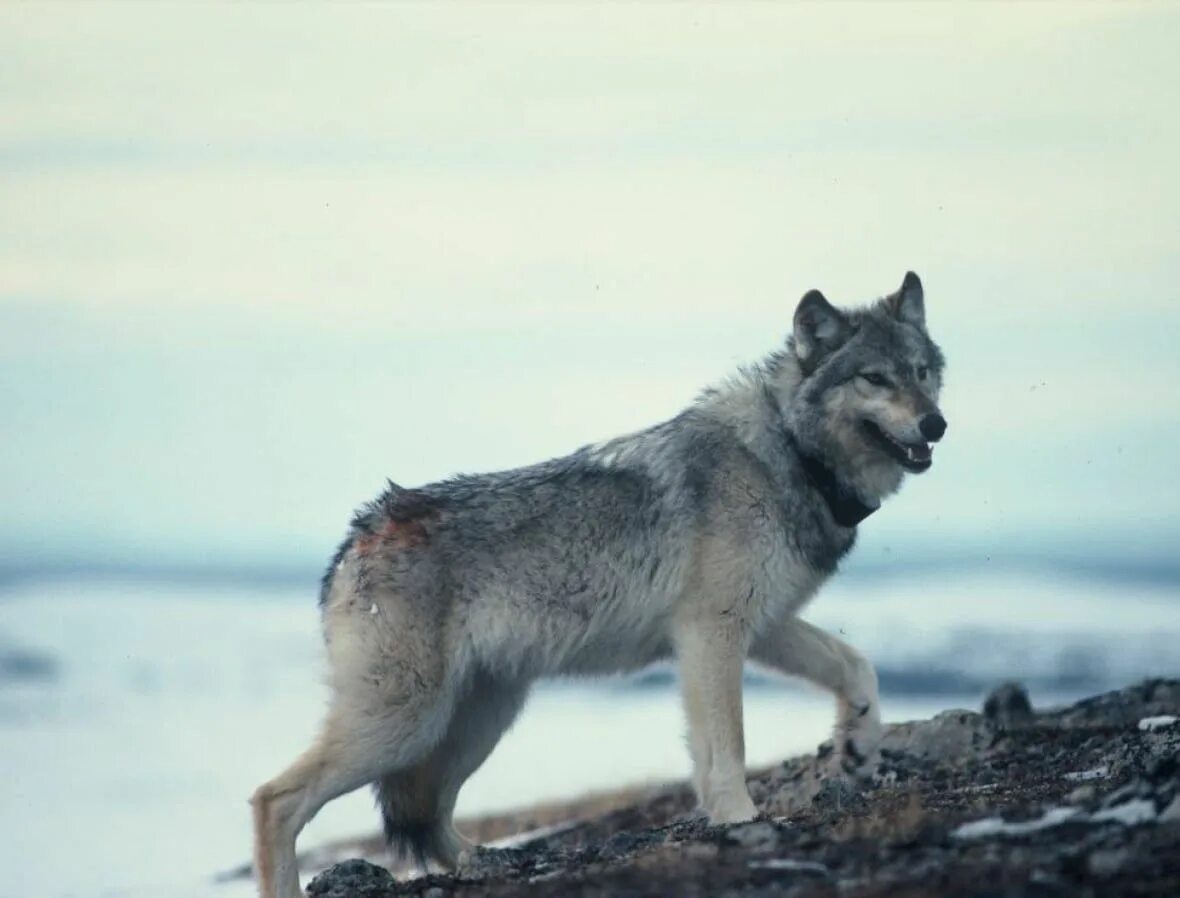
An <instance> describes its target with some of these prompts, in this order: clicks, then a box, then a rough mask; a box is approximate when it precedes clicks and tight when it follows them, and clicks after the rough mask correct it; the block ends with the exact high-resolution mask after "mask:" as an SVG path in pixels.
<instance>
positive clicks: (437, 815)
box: [374, 674, 528, 870]
mask: <svg viewBox="0 0 1180 898" xmlns="http://www.w3.org/2000/svg"><path fill="white" fill-rule="evenodd" d="M527 694H528V684H527V683H525V682H520V681H508V680H501V679H494V678H492V677H490V676H486V675H483V674H478V675H476V676H475V677H474V679H473V681H472V684H471V686H470V688H469V689H468V690H467V691H465V692H463V693H461V694H460V696H459V699H458V701H457V702H456V705H455V710H454V713H453V714H452V715H451V720H450V723H449V724H448V726H447V731H446V734H445V735H444V736H443V738H442V741H441V742H439V744H438V745H436V746H435V747H434V748H433V749H432V750H431V752H430V754H429V755H428V756H427V757H426V758H425V759H424V760H423V761H421V762H419V763H418V764H416V765H414V766H413V767H411V768H409V769H407V770H398V771H395V772H393V773H389V774H386V775H385V776H383V777H382V778H381V779H380V780H379V781H378V782H377V783H375V784H374V785H375V788H376V792H377V802H378V804H379V806H380V807H381V815H382V818H383V820H384V823H385V834H386V836H387V837H388V839H389V843H390V847H391V848H393V849H394V850H395V851H401V852H403V853H408V854H410V855H412V856H414V857H415V858H416V860H417V861H418V862H419V863H422V862H424V861H425V860H427V859H433V860H435V861H436V862H437V863H439V864H440V865H441V866H443V867H445V868H447V869H449V870H454V869H455V868H457V867H458V866H459V865H460V864H461V863H462V861H463V858H464V854H465V853H466V852H469V851H470V850H471V849H472V847H473V845H472V843H471V842H469V841H468V840H467V839H465V838H464V837H463V836H462V835H460V834H459V833H458V832H457V831H456V830H455V826H454V822H453V817H454V811H455V802H456V801H457V800H458V797H459V790H460V789H461V788H462V786H463V784H464V783H465V782H466V781H467V779H468V778H469V777H470V776H471V775H472V774H473V773H475V771H476V770H478V769H479V767H480V765H482V764H483V762H484V761H486V760H487V758H488V755H490V754H491V753H492V749H494V748H495V747H496V744H497V743H498V742H499V741H500V737H501V736H503V734H504V732H505V731H506V730H507V729H508V728H509V727H510V726H511V725H512V722H513V721H514V720H515V719H516V716H517V714H518V713H519V712H520V709H521V707H523V705H524V701H525V698H526V696H527Z"/></svg>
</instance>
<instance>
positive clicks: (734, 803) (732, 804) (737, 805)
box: [707, 791, 758, 826]
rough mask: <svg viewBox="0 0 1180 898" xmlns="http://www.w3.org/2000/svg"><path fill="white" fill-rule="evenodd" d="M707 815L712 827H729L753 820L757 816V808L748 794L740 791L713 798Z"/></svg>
mask: <svg viewBox="0 0 1180 898" xmlns="http://www.w3.org/2000/svg"><path fill="white" fill-rule="evenodd" d="M707 813H708V815H709V823H711V824H712V825H713V826H730V825H731V824H734V823H748V822H749V821H751V820H753V819H754V818H755V817H757V816H758V808H757V807H755V806H754V802H753V801H751V800H750V794H749V793H748V792H745V791H742V792H740V793H739V792H735V793H731V794H728V795H718V796H714V798H713V801H712V802H711V804H710V806H709V808H708V809H707Z"/></svg>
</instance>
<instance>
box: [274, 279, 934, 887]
mask: <svg viewBox="0 0 1180 898" xmlns="http://www.w3.org/2000/svg"><path fill="white" fill-rule="evenodd" d="M942 372H943V357H942V354H941V352H940V351H939V349H938V347H937V346H936V345H935V344H934V342H933V341H932V340H931V339H930V336H929V335H928V333H927V330H926V318H925V302H924V297H923V290H922V284H921V282H920V281H919V280H918V277H917V276H916V275H914V274H913V273H912V272H911V273H908V274H906V276H905V280H904V282H903V283H902V285H901V288H900V289H899V290H897V291H896V292H895V293H892V294H890V295H888V296H886V297H884V298H883V299H880V300H878V301H876V302H874V303H872V304H870V305H868V306H866V307H864V308H862V309H858V310H853V311H841V310H839V309H837V308H835V307H834V306H832V305H831V304H830V303H829V302H828V301H827V300H826V299H825V298H824V297H823V295H822V294H820V293H819V292H818V291H815V290H813V291H811V292H809V293H808V294H806V295H805V296H804V297H803V298H802V300H801V301H800V302H799V304H798V306H797V308H796V310H795V313H794V321H793V331H792V334H791V335H790V337H789V338H788V339H787V340H786V342H785V345H784V346H783V347H782V348H780V349H779V350H778V351H776V352H774V353H772V354H771V355H769V356H768V357H767V358H765V359H764V360H763V361H761V362H760V363H758V364H756V365H753V366H751V367H749V368H746V369H744V370H742V371H741V372H740V373H738V374H737V375H736V376H734V377H732V378H731V379H730V380H728V381H726V382H725V383H723V384H721V385H720V386H717V387H715V388H713V389H710V390H707V391H705V392H704V393H702V394H701V395H700V396H699V398H698V399H697V400H696V401H695V402H694V403H693V404H692V405H691V406H689V408H688V409H686V410H685V411H684V412H682V413H681V414H679V415H677V416H676V417H675V418H673V419H671V420H670V421H665V422H664V423H662V424H657V425H655V426H654V427H651V428H649V429H647V430H643V431H640V432H638V433H634V434H631V435H629V436H623V437H619V438H617V439H612V440H609V441H607V442H605V443H601V444H598V445H593V446H587V447H584V448H582V449H579V450H578V451H576V452H574V453H573V454H572V455H569V456H567V457H565V458H559V459H555V460H552V461H547V462H543V463H541V464H537V465H533V466H531V467H526V468H520V469H518V470H513V471H506V472H502V473H495V474H484V475H478V476H460V477H456V478H454V479H452V480H447V481H444V482H442V483H436V484H431V485H429V486H424V487H419V488H416V489H403V488H402V487H399V486H397V485H396V484H393V483H392V482H391V483H390V484H389V488H388V489H387V490H386V491H385V492H384V494H383V495H381V496H380V497H379V498H378V499H377V500H376V501H374V502H372V503H371V504H369V505H366V506H364V507H363V508H362V509H361V510H360V511H359V512H358V513H357V514H356V517H355V518H354V519H353V521H352V526H351V528H350V530H349V532H348V536H347V538H346V539H345V540H344V542H343V543H342V544H341V546H340V548H339V550H338V551H337V553H336V556H335V558H333V560H332V563H331V566H330V567H329V569H328V572H327V574H326V575H325V577H324V581H323V589H322V593H321V597H320V604H321V608H322V614H323V628H324V634H325V637H326V643H327V655H328V661H329V669H330V674H329V684H330V688H331V694H332V699H331V704H330V708H329V710H328V712H327V715H326V719H325V721H324V723H323V727H322V730H321V732H320V735H319V736H318V738H317V739H316V740H315V742H314V744H313V745H312V746H311V747H310V748H309V749H307V751H306V752H305V753H304V754H303V755H302V756H301V757H299V758H298V759H297V760H296V761H295V763H294V764H292V765H291V767H289V768H288V769H287V770H286V771H284V772H283V773H281V774H280V775H279V776H277V777H276V778H275V779H273V780H271V781H270V782H268V783H266V784H265V785H263V786H261V787H260V788H259V789H258V790H257V792H255V794H254V796H253V798H252V799H251V802H252V804H253V809H254V825H255V851H254V857H255V869H256V871H257V875H258V879H259V883H260V889H261V894H262V895H263V898H296V896H299V895H301V894H302V892H301V891H300V889H299V879H298V873H297V870H296V866H295V838H296V835H297V834H298V833H299V831H300V830H301V829H302V828H303V826H304V825H305V824H306V823H307V822H308V821H309V820H310V819H311V817H312V816H313V815H314V814H315V813H316V812H317V811H318V810H319V809H320V808H321V807H322V806H323V805H324V804H325V803H326V802H328V801H330V800H331V799H333V798H335V797H337V796H339V795H342V794H344V793H346V792H349V791H351V790H354V789H357V788H359V787H360V786H363V785H366V784H372V785H373V786H374V788H375V790H376V794H377V798H378V803H379V805H380V808H381V813H382V816H383V818H384V822H385V829H386V833H387V835H388V836H389V839H390V841H391V844H392V845H393V846H394V847H396V848H401V849H404V850H408V851H412V852H415V853H417V854H418V855H419V856H420V857H422V858H432V859H433V860H435V861H437V862H438V863H440V864H442V865H443V866H446V867H449V868H454V867H455V866H456V865H457V864H460V863H461V862H462V860H463V858H464V853H465V852H466V851H467V850H468V849H470V847H471V846H470V845H469V843H467V842H466V841H465V840H464V839H463V838H462V837H461V836H460V835H459V834H458V833H457V832H456V831H455V829H454V827H453V825H452V813H453V810H454V807H455V800H456V798H457V796H458V794H459V789H460V788H461V787H462V785H463V783H464V781H465V780H466V779H467V778H468V777H469V776H471V774H472V773H473V772H474V771H475V770H476V768H478V767H479V766H480V764H482V763H483V761H484V759H485V758H487V756H488V755H489V754H490V753H491V751H492V749H493V748H494V747H495V745H496V742H497V741H498V740H499V738H500V736H501V735H502V734H503V733H504V731H505V730H506V729H507V728H508V726H509V725H510V724H511V723H512V721H513V719H514V718H515V716H516V715H517V713H518V712H519V711H520V709H521V707H522V705H523V704H524V702H525V697H526V695H527V693H528V690H529V686H530V684H531V683H532V682H534V681H535V680H537V679H538V678H541V677H547V676H557V675H578V674H603V673H617V672H622V671H632V670H636V669H638V668H641V667H643V666H645V665H648V664H650V663H652V662H655V661H658V660H661V659H668V658H674V659H675V660H676V662H677V663H678V666H679V671H680V682H681V685H682V690H683V697H684V705H685V709H686V716H687V719H688V732H689V750H690V754H691V756H692V762H693V784H694V787H695V789H696V793H697V796H698V797H699V800H700V804H701V806H702V808H703V809H704V811H705V812H706V813H707V814H708V816H709V818H710V820H711V821H712V822H714V823H716V824H730V823H735V822H739V821H744V820H749V819H751V818H753V817H754V816H755V815H756V814H757V808H755V806H754V804H753V802H752V801H751V800H750V795H749V792H748V790H747V787H746V780H745V759H744V746H743V734H742V694H741V690H742V666H743V662H744V661H745V660H746V659H747V658H750V659H752V660H753V661H754V662H756V663H759V664H762V665H766V666H768V667H770V668H773V669H775V670H778V671H781V672H783V673H785V674H790V675H794V676H799V677H804V678H806V679H808V680H811V681H813V682H815V683H817V684H819V685H820V686H822V687H825V688H826V689H828V690H830V691H831V692H832V693H833V694H834V695H835V697H836V700H837V720H836V735H837V738H836V742H835V745H836V751H835V752H834V755H833V756H834V758H835V763H836V764H837V765H838V768H839V769H842V770H844V771H846V772H847V773H849V774H851V775H863V774H865V773H867V772H869V771H871V770H872V767H873V764H874V763H875V757H876V749H877V743H878V740H879V737H880V730H881V724H880V716H879V709H878V701H877V678H876V674H875V673H874V671H873V668H872V665H871V664H870V663H869V662H868V661H867V660H866V659H865V658H864V657H863V656H862V655H861V654H860V653H859V652H858V651H856V650H855V649H854V648H852V647H851V646H849V645H846V644H845V643H844V642H842V641H841V640H839V639H837V638H836V637H834V636H832V635H830V634H828V633H824V632H822V631H821V630H819V629H817V628H816V627H814V626H812V625H810V624H808V623H806V622H804V621H802V620H800V619H799V618H798V617H797V616H796V615H797V613H798V612H799V610H800V609H801V608H802V607H803V605H804V604H805V603H806V602H807V601H808V600H809V599H810V598H811V597H812V596H813V595H814V593H815V592H816V590H817V589H818V588H819V586H820V584H821V583H822V582H823V581H824V580H825V578H827V577H828V576H829V575H830V574H832V573H833V571H834V570H835V569H836V566H837V563H838V562H839V561H840V559H841V558H842V557H843V556H844V555H845V554H846V553H847V552H848V551H849V550H850V549H851V548H852V545H853V542H854V540H855V538H856V527H857V524H859V523H860V521H861V520H862V519H863V518H864V517H866V516H867V515H869V514H870V513H872V512H873V511H875V510H876V509H877V508H878V506H879V505H880V503H881V500H882V499H883V498H884V497H886V496H888V495H889V494H891V493H893V492H894V491H896V490H897V489H898V487H899V486H900V484H901V482H902V479H903V476H904V474H905V473H906V472H912V473H920V472H922V471H925V470H926V469H927V468H929V467H930V465H931V460H932V456H931V446H930V444H931V443H932V442H934V441H937V440H938V439H940V438H941V437H942V435H943V432H944V430H945V429H946V421H945V420H944V419H943V417H942V415H941V413H940V412H939V410H938V406H937V399H938V393H939V388H940V386H941V382H942Z"/></svg>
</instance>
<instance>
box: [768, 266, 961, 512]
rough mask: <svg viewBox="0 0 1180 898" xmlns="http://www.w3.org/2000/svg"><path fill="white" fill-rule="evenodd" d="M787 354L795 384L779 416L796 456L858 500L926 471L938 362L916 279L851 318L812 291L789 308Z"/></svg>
mask: <svg viewBox="0 0 1180 898" xmlns="http://www.w3.org/2000/svg"><path fill="white" fill-rule="evenodd" d="M791 348H792V349H793V354H794V356H795V358H796V359H797V361H798V365H799V376H800V380H799V382H798V384H797V386H796V388H795V390H794V391H793V393H792V395H791V396H790V398H789V399H788V400H787V402H786V405H785V408H784V413H785V415H786V418H787V423H788V425H789V427H790V429H791V431H792V433H793V434H794V436H795V439H796V440H797V441H798V443H799V445H800V446H801V447H802V448H803V449H804V450H805V451H807V452H809V453H813V454H815V455H816V456H817V457H819V458H820V459H822V460H823V461H824V462H825V463H826V464H827V465H828V466H829V467H830V468H832V470H833V471H835V472H836V473H837V474H838V475H839V476H841V477H842V478H843V479H845V480H846V481H847V482H848V483H850V484H851V485H853V486H855V487H856V489H857V492H859V493H860V494H861V495H862V496H864V497H865V498H866V499H872V498H878V499H879V498H881V497H883V496H886V495H888V494H889V493H891V492H893V491H894V490H896V489H897V487H898V486H899V485H900V483H901V479H902V474H903V472H905V471H910V472H913V473H921V472H922V471H925V470H927V469H928V468H929V467H930V465H931V462H932V449H931V446H930V444H931V443H933V442H937V441H938V440H939V439H941V438H942V435H943V433H944V432H945V431H946V420H945V419H944V418H943V417H942V413H941V412H940V411H939V409H938V392H939V389H940V387H941V385H942V369H943V359H942V353H941V352H940V351H939V349H938V347H937V346H936V345H935V344H934V341H933V340H931V339H930V335H929V334H928V333H927V332H926V312H925V303H924V298H923V293H922V282H921V281H920V280H918V276H917V275H916V274H914V273H913V272H912V271H911V272H908V273H907V274H906V276H905V280H904V281H903V282H902V285H901V287H900V288H899V289H898V290H897V292H896V293H892V294H890V295H889V296H886V297H885V298H883V299H881V300H879V301H878V302H876V303H874V304H873V305H871V306H869V307H868V308H865V309H861V310H857V311H850V312H844V311H841V310H839V309H837V308H835V307H834V306H832V305H831V303H829V302H828V301H827V300H826V299H825V298H824V297H823V295H822V294H821V293H820V292H819V291H818V290H812V291H811V292H810V293H808V294H807V295H806V296H804V297H803V299H802V300H800V301H799V306H798V307H797V308H796V309H795V323H794V335H793V337H792V339H791Z"/></svg>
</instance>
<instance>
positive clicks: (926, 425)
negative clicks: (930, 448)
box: [918, 412, 946, 443]
mask: <svg viewBox="0 0 1180 898" xmlns="http://www.w3.org/2000/svg"><path fill="white" fill-rule="evenodd" d="M918 430H920V431H922V436H924V437H925V438H926V439H928V440H929V441H930V442H932V443H937V442H938V441H939V440H941V439H942V435H943V434H944V433H946V418H944V417H943V416H942V415H940V414H938V413H937V412H935V413H934V414H933V415H927V416H926V417H924V418H923V419H922V420H921V421H919V422H918Z"/></svg>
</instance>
